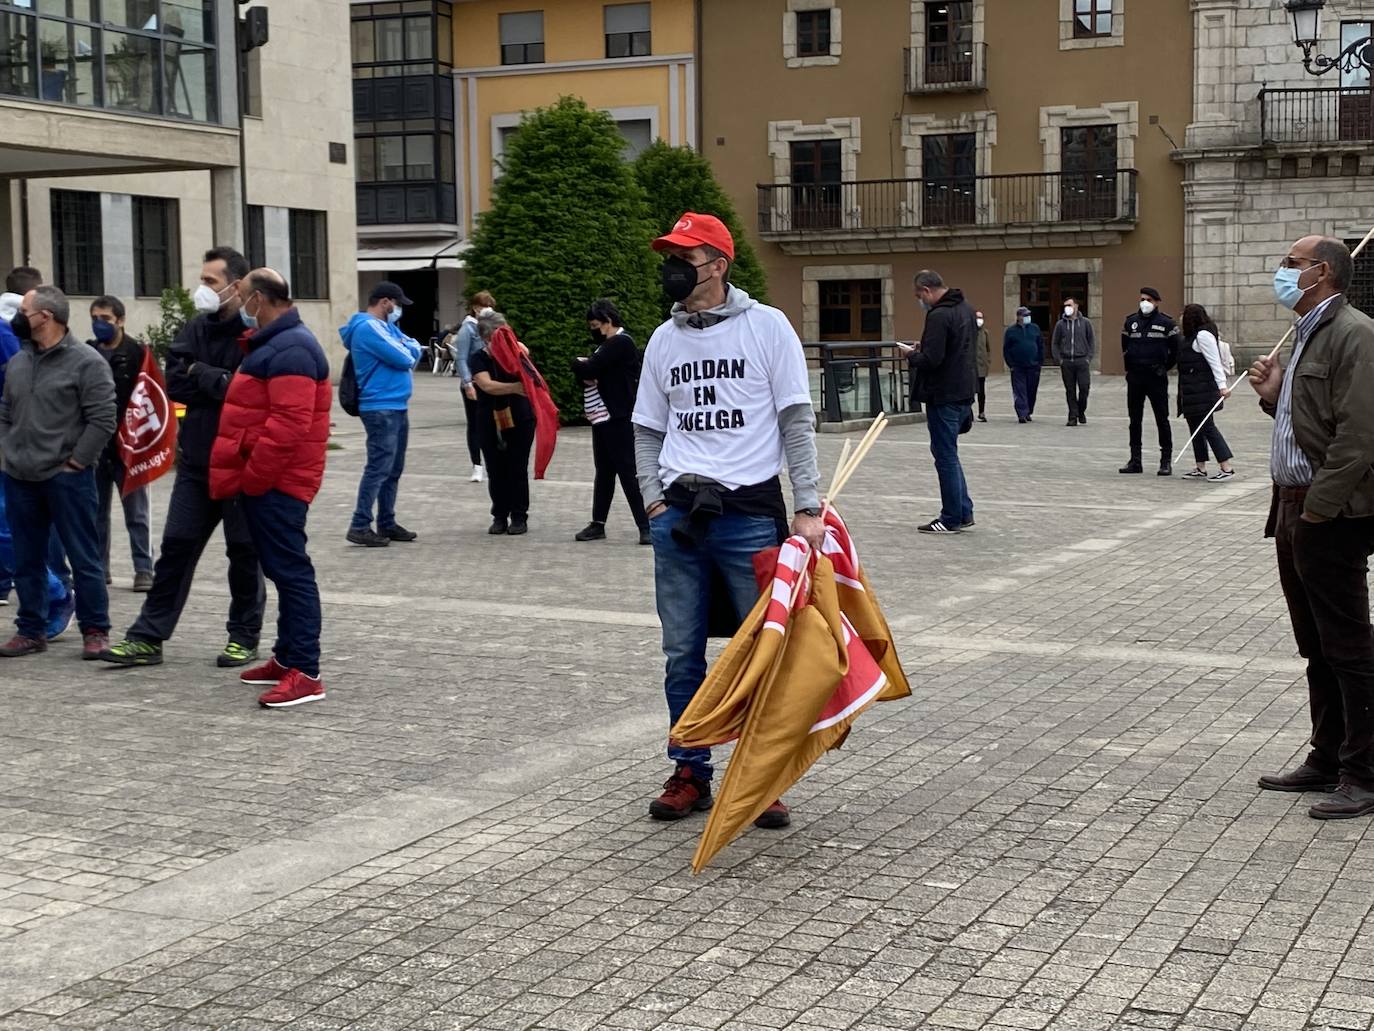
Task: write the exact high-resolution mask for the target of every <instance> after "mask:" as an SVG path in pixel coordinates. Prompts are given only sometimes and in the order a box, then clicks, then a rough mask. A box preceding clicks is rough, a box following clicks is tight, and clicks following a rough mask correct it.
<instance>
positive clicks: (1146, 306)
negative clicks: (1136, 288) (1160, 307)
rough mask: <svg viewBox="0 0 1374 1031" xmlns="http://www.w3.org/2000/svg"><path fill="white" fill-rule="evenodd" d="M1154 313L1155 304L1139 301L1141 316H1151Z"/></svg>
mask: <svg viewBox="0 0 1374 1031" xmlns="http://www.w3.org/2000/svg"><path fill="white" fill-rule="evenodd" d="M1154 313H1155V302H1154V301H1141V302H1140V314H1142V315H1153V314H1154Z"/></svg>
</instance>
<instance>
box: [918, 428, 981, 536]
mask: <svg viewBox="0 0 1374 1031" xmlns="http://www.w3.org/2000/svg"><path fill="white" fill-rule="evenodd" d="M972 414H973V406H972V405H966V404H957V405H926V426H927V427H928V428H929V429H930V453H931V454H932V455H933V456H934V457H935V475H936V476H938V477H939V479H940V522H942V523H944V524H945V525H946V526H948V527H950V528H951V529H956V528H958V527H960V526H963V525H964V524H965V523H971V522H972V521H973V501H972V499H971V498H969V496H968V483H967V482H966V481H965V480H964V467H963V466H962V465H960V464H959V427H960V426H962V425H963V423H964V420H966V419H968V418H969V417H970V416H971V415H972Z"/></svg>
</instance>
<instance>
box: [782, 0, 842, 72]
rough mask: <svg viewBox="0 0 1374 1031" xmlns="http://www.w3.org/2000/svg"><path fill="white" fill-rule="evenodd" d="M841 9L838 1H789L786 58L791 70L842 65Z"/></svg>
mask: <svg viewBox="0 0 1374 1031" xmlns="http://www.w3.org/2000/svg"><path fill="white" fill-rule="evenodd" d="M840 37H841V24H840V8H839V6H838V5H837V4H836V3H835V0H787V10H786V11H785V12H784V13H783V16H782V56H783V58H784V59H785V60H786V62H787V67H789V68H805V67H808V66H812V65H833V64H838V63H839V61H840V53H841V46H840Z"/></svg>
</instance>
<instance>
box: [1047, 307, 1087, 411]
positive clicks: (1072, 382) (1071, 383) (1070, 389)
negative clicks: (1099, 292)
mask: <svg viewBox="0 0 1374 1031" xmlns="http://www.w3.org/2000/svg"><path fill="white" fill-rule="evenodd" d="M1096 351H1097V338H1096V337H1095V336H1094V335H1093V324H1092V323H1091V322H1089V321H1088V317H1087V316H1086V315H1084V314H1083V313H1082V312H1081V311H1079V310H1078V302H1077V301H1076V300H1074V299H1073V298H1072V297H1069V298H1066V299H1065V301H1064V317H1063V318H1061V319H1060V320H1059V321H1058V322H1056V323H1055V324H1054V335H1053V336H1051V337H1050V356H1051V357H1052V358H1054V360H1055V361H1056V362H1058V363H1059V375H1060V376H1061V377H1063V380H1064V397H1065V400H1067V401H1068V404H1069V421H1068V423H1067V425H1069V426H1086V425H1088V390H1089V389H1090V388H1091V387H1092V382H1093V370H1092V361H1093V354H1094V353H1095V352H1096Z"/></svg>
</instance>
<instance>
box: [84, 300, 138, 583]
mask: <svg viewBox="0 0 1374 1031" xmlns="http://www.w3.org/2000/svg"><path fill="white" fill-rule="evenodd" d="M91 336H92V337H94V339H93V340H90V341H88V342H89V343H90V345H91V346H92V347H94V348H95V349H96V350H97V351H99V352H100V354H101V356H102V357H103V358H104V359H105V360H106V361H107V362H109V363H110V372H111V373H112V374H113V375H114V384H115V432H114V434H113V435H112V436H111V437H110V442H109V443H108V444H107V445H105V453H104V454H103V455H101V456H100V461H99V462H98V463H97V464H96V467H95V493H96V499H97V502H98V505H99V507H98V508H97V509H96V525H97V527H98V529H99V531H100V549H101V554H102V555H103V556H104V558H105V582H106V583H107V584H108V583H109V582H110V507H111V501H112V499H113V495H114V492H115V491H117V490H118V491H120V492H121V493H120V498H119V503H120V507H121V508H122V509H123V510H124V528H125V529H126V530H127V531H128V532H129V551H130V553H131V554H132V556H133V560H134V590H135V591H139V592H146V591H147V590H148V589H149V588H151V587H152V586H153V539H152V530H151V528H150V526H149V522H150V512H149V505H148V488H147V487H139V488H138V489H137V490H135V491H131V492H130V493H128V494H124V493H123V487H124V456H123V455H122V454H120V450H119V427H120V426H121V425H122V424H123V422H124V413H125V411H126V410H127V409H128V407H129V398H130V397H132V396H133V393H134V385H135V384H136V383H137V382H138V377H139V374H140V373H141V372H142V371H143V356H144V354H145V349H144V347H143V344H142V343H140V342H139V341H137V340H135V339H134V338H133V337H131V336H129V335H128V334H127V333H125V332H124V302H123V301H121V300H120V299H119V298H118V297H112V296H110V295H109V294H106V295H105V296H104V297H97V298H96V299H95V300H94V301H92V302H91Z"/></svg>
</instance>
